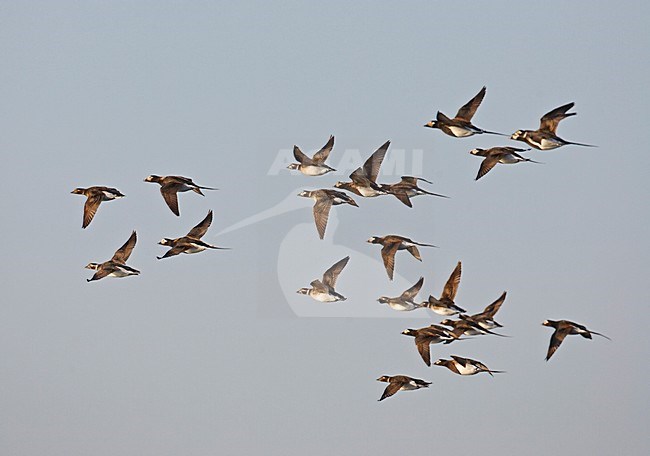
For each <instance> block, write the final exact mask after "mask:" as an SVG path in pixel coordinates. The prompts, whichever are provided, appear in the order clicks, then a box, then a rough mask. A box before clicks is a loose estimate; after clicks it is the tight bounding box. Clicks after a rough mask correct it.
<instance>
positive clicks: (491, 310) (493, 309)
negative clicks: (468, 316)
mask: <svg viewBox="0 0 650 456" xmlns="http://www.w3.org/2000/svg"><path fill="white" fill-rule="evenodd" d="M506 294H507V292H505V291H504V292H503V294H502V295H501V296H499V297H498V298H497V300H496V301H494V302H493V303H492V304H490V305H489V306H487V307H486V308H485V310H484V311H483V312H482V313H483V315H485V316H486V317H489V318H492V317H494V316H495V315H496V313H497V312H498V311H499V309H500V308H501V304H503V301H505V300H506Z"/></svg>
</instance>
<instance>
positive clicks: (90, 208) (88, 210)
mask: <svg viewBox="0 0 650 456" xmlns="http://www.w3.org/2000/svg"><path fill="white" fill-rule="evenodd" d="M101 202H102V195H101V193H99V192H98V193H92V194H90V195H88V198H87V199H86V203H85V204H84V220H83V223H82V225H81V227H82V228H86V227H87V226H88V225H90V222H92V221H93V217H94V216H95V213H96V212H97V208H98V207H99V205H100V204H101Z"/></svg>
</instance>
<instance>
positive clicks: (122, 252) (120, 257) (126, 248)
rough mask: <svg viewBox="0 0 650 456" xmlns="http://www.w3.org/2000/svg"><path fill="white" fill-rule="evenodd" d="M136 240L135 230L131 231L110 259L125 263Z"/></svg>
mask: <svg viewBox="0 0 650 456" xmlns="http://www.w3.org/2000/svg"><path fill="white" fill-rule="evenodd" d="M137 240H138V236H137V235H136V234H135V231H133V233H131V236H130V237H129V239H128V240H127V241H126V242H125V243H124V245H123V246H122V247H120V248H119V249H117V251H116V252H115V254H114V255H113V258H111V261H114V262H116V263H120V264H124V263H126V260H128V259H129V257H130V256H131V252H132V251H133V247H135V243H136V241H137Z"/></svg>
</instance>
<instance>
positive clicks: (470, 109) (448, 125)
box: [424, 86, 507, 138]
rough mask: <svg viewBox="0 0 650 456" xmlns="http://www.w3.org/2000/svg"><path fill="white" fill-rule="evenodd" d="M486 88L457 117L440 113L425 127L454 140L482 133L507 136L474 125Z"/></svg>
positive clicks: (460, 110) (459, 111) (461, 109)
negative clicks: (440, 131)
mask: <svg viewBox="0 0 650 456" xmlns="http://www.w3.org/2000/svg"><path fill="white" fill-rule="evenodd" d="M486 90H487V89H486V88H485V86H484V87H483V88H482V89H481V90H479V92H478V93H477V94H476V95H475V96H474V98H472V99H471V100H469V101H468V102H467V103H466V104H465V105H464V106H462V107H461V108H460V109H459V110H458V112H457V113H456V117H454V118H453V119H450V118H449V117H447V116H446V115H444V114H443V113H441V112H440V111H438V113H437V114H436V119H435V120H432V121H430V122H428V123H426V124H424V126H425V127H429V128H437V129H439V130H442V132H443V133H445V134H447V135H449V136H453V137H454V138H465V137H467V136H473V135H480V134H482V133H487V134H490V135H499V136H507V135H504V134H503V133H496V132H494V131H487V130H483V129H482V128H478V127H477V126H475V125H473V124H472V117H474V114H475V113H476V110H477V109H478V107H479V105H480V104H481V102H482V101H483V98H484V97H485V92H486Z"/></svg>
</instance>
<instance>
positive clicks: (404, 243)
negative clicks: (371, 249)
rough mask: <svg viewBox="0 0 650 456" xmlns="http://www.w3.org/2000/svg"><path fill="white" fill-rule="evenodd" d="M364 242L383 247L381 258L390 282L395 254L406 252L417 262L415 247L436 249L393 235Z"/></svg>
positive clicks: (418, 255) (429, 245)
mask: <svg viewBox="0 0 650 456" xmlns="http://www.w3.org/2000/svg"><path fill="white" fill-rule="evenodd" d="M366 242H368V243H370V244H381V245H382V246H383V247H382V249H381V258H382V260H383V261H384V267H385V268H386V273H387V274H388V278H389V279H390V280H393V272H394V270H395V254H396V253H397V251H398V250H407V251H408V252H409V253H410V254H411V255H413V256H414V257H415V258H416V259H417V260H418V261H422V257H421V256H420V251H419V250H418V248H417V246H420V247H437V246H435V245H431V244H422V243H419V242H415V241H413V240H411V239H409V238H406V237H403V236H398V235H395V234H391V235H388V236H384V237H378V236H373V237H371V238H370V239H368V240H367V241H366Z"/></svg>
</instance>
